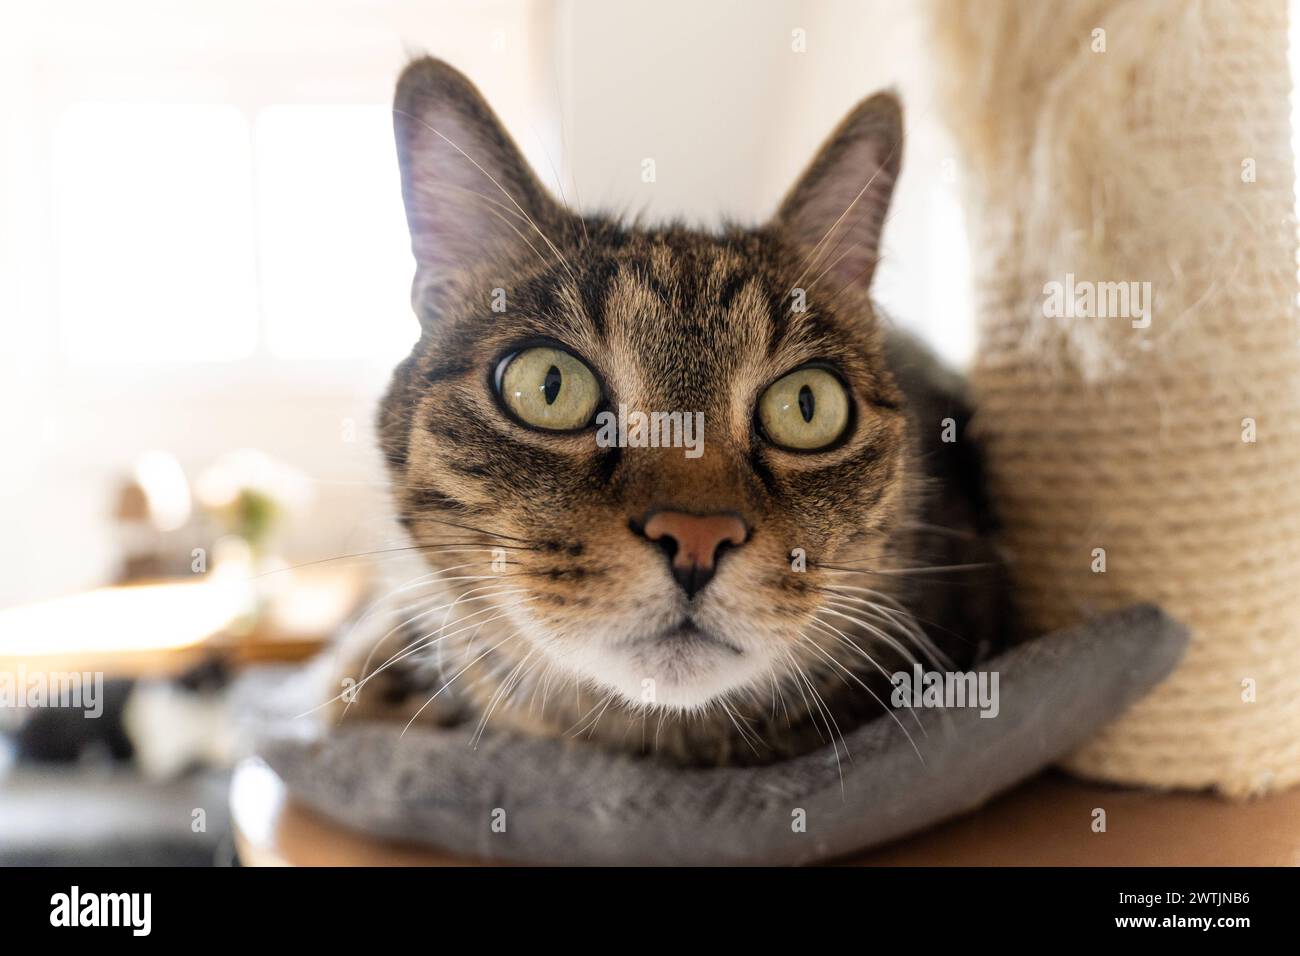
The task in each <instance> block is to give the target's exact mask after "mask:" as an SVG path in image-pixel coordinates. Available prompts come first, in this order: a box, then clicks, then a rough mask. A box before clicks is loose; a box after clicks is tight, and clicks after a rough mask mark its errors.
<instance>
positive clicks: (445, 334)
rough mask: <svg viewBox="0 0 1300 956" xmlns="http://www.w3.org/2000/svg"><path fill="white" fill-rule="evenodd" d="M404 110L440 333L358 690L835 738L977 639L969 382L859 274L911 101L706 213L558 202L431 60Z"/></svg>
mask: <svg viewBox="0 0 1300 956" xmlns="http://www.w3.org/2000/svg"><path fill="white" fill-rule="evenodd" d="M394 117H395V127H396V136H397V147H398V157H399V161H400V166H401V173H402V193H403V197H404V200H405V204H406V212H407V218H408V222H409V225H410V232H411V239H412V244H413V249H414V253H415V258H416V262H417V271H416V277H415V283H414V290H413V303H414V308H415V311H416V313H417V315H418V317H419V320H420V326H421V336H420V339H419V342H418V343H417V344H416V346H415V347H414V349H413V351H412V352H411V354H410V355H409V356H408V357H407V358H406V359H405V360H404V361H403V362H402V363H401V364H400V365H399V366H398V368H397V370H396V372H395V373H394V375H393V378H392V383H391V385H390V387H389V389H388V392H387V395H386V397H385V398H384V399H383V402H382V405H381V408H380V411H379V420H378V430H379V435H380V440H381V444H382V448H383V452H384V454H385V456H386V460H387V464H388V468H389V471H390V474H391V479H392V492H393V496H394V499H395V503H396V506H397V511H398V514H399V517H400V520H401V522H402V524H403V525H404V526H405V529H406V531H407V533H408V534H409V536H410V540H411V543H412V545H413V546H414V548H415V549H416V551H417V552H418V554H419V555H420V557H421V558H422V561H423V566H422V571H423V573H422V574H421V575H420V576H418V577H416V578H415V579H413V580H412V581H411V582H409V583H408V584H407V585H406V587H404V588H401V589H398V590H397V591H395V592H394V593H395V596H396V597H397V598H400V599H402V600H401V601H400V602H399V603H400V605H401V606H400V607H399V608H398V609H396V610H395V613H396V614H397V615H399V616H397V617H394V618H392V620H391V621H390V622H389V629H388V631H387V633H386V634H383V635H382V636H379V637H376V636H375V635H367V636H365V638H364V639H363V640H359V639H354V646H353V647H352V648H350V649H349V653H348V654H347V655H345V656H344V657H343V658H342V659H343V660H344V661H345V662H346V664H345V666H344V667H343V668H342V675H340V680H344V682H345V683H353V682H355V686H354V687H353V688H352V690H351V692H350V693H347V694H345V695H343V696H344V699H345V700H344V703H343V705H342V706H340V707H339V708H338V712H339V713H340V714H341V715H343V716H345V717H346V718H347V719H352V718H354V717H376V716H388V717H399V718H400V719H403V720H408V721H409V720H412V719H419V720H433V721H436V722H444V723H445V722H454V721H477V722H478V723H479V725H480V727H482V726H484V725H487V724H488V723H489V721H490V727H491V729H492V731H493V732H496V731H497V730H499V729H501V728H506V729H509V730H512V731H515V732H528V733H541V734H557V735H559V734H569V735H572V736H574V737H578V738H582V739H584V740H590V741H592V742H593V745H604V746H608V747H613V748H624V749H630V750H632V751H635V752H641V753H645V754H648V755H655V756H657V757H658V758H660V759H670V760H674V761H678V762H683V763H688V764H718V763H746V762H757V761H768V760H772V759H775V758H779V757H782V756H787V755H790V754H796V753H800V752H804V751H807V750H809V749H811V748H814V747H818V746H824V745H827V744H833V745H835V746H838V745H839V744H838V741H839V739H840V737H841V735H842V734H843V733H845V732H846V731H847V730H848V729H850V728H851V727H852V726H854V725H855V724H858V723H860V722H862V721H863V720H866V719H869V718H872V717H875V716H879V715H881V713H882V708H887V707H888V705H889V701H888V696H887V695H888V694H889V691H890V684H889V681H888V680H887V679H886V675H888V674H890V673H893V672H894V671H896V670H898V669H900V668H910V667H911V662H912V661H913V660H914V659H915V660H920V661H922V662H923V663H925V664H927V666H943V667H958V668H964V667H966V666H969V665H970V664H971V663H972V662H973V661H974V660H976V659H977V657H978V656H979V655H981V654H983V653H985V652H987V650H988V649H989V647H990V646H991V641H992V638H993V622H994V621H997V620H999V615H1000V614H1001V611H1002V601H1001V595H1002V593H1003V591H1002V586H1001V574H1000V572H999V571H998V570H997V568H996V567H995V566H994V565H995V562H994V561H993V558H992V555H991V550H990V547H989V543H988V542H989V531H990V529H989V527H988V526H987V520H986V518H985V515H986V514H987V509H986V508H985V507H984V505H983V502H982V501H981V498H980V491H979V474H978V471H979V470H978V462H977V460H976V456H975V454H974V451H973V448H972V446H971V444H970V442H969V441H968V440H967V439H966V438H965V436H964V429H965V425H966V422H967V413H966V411H965V407H964V405H963V403H962V398H961V386H960V381H959V380H958V379H957V378H955V377H954V376H952V375H950V374H949V373H946V372H945V371H943V370H942V369H941V368H940V367H939V366H938V364H937V363H936V362H935V360H934V359H933V358H932V357H931V356H930V355H929V354H928V353H926V352H925V351H924V350H923V349H921V348H920V347H919V346H917V345H916V344H915V343H913V342H911V341H909V340H908V339H906V338H905V337H903V336H901V335H899V334H898V333H896V332H892V331H889V330H887V328H886V324H885V322H884V321H882V319H881V317H880V316H879V314H878V312H877V310H876V309H875V308H874V307H873V305H872V303H871V302H870V301H869V299H868V295H867V292H868V287H869V285H870V282H871V278H872V272H873V268H874V266H875V264H876V261H877V259H878V255H879V243H878V237H879V234H880V230H881V227H882V225H883V223H884V220H885V215H886V210H887V209H888V206H889V200H890V195H891V192H892V190H893V185H894V182H895V180H896V178H897V176H898V173H899V165H900V160H901V146H902V135H903V134H902V112H901V107H900V105H899V102H898V100H897V99H896V98H895V97H894V96H893V95H890V94H877V95H875V96H872V97H870V98H869V99H867V100H865V101H864V102H862V103H861V104H860V105H859V106H858V107H857V108H855V109H854V110H853V111H852V112H851V113H850V114H849V115H848V116H847V117H846V118H845V119H844V121H843V122H842V123H841V124H840V125H839V127H838V128H837V129H836V130H835V131H834V132H833V133H832V134H831V136H830V137H829V139H828V140H827V141H826V143H825V144H824V145H823V146H822V148H821V150H820V152H819V153H818V154H817V155H816V158H815V159H814V160H813V162H812V164H811V165H810V166H809V167H808V168H807V170H806V171H805V172H804V174H803V176H802V177H801V178H800V179H799V181H798V182H797V183H796V185H795V186H794V188H793V189H792V190H791V191H790V193H789V194H788V195H787V197H786V198H785V200H784V201H783V202H782V203H781V205H780V208H779V209H778V211H777V212H776V214H775V216H774V217H773V218H772V220H771V221H770V222H769V223H767V224H766V225H764V226H761V227H760V228H756V229H748V228H739V227H728V228H725V229H723V230H721V231H719V232H716V233H712V232H703V231H698V230H694V229H688V228H685V227H684V226H681V225H677V224H673V225H666V226H661V227H656V228H643V227H640V226H633V225H629V224H626V223H623V222H620V221H618V220H616V219H614V218H610V217H605V216H596V215H578V214H576V213H574V212H572V211H570V210H568V209H566V208H565V207H564V206H563V205H562V204H560V203H557V202H556V201H555V200H554V199H553V198H552V197H551V196H550V195H548V193H547V191H546V190H545V189H544V188H543V186H542V185H541V183H540V182H539V181H538V179H537V178H536V177H535V175H534V174H533V172H532V171H531V170H530V169H529V167H528V165H527V164H526V162H525V161H524V159H523V157H522V156H521V154H520V152H519V150H518V148H517V147H516V146H515V144H514V143H513V142H512V140H511V138H510V137H509V135H508V134H507V133H506V131H505V130H504V129H503V127H502V125H501V124H500V123H499V122H498V120H497V118H496V117H495V116H494V114H493V113H492V110H491V109H490V108H489V107H488V105H487V103H486V102H485V101H484V100H483V98H482V97H481V95H480V94H479V93H478V91H477V90H476V89H475V88H474V86H473V85H472V84H471V83H470V82H469V81H468V80H467V79H466V78H465V77H464V76H462V75H461V74H460V73H458V72H456V71H455V70H454V69H452V68H451V67H449V66H448V65H447V64H445V63H442V62H440V61H437V60H434V59H422V60H418V61H416V62H414V63H412V64H411V65H410V66H409V67H408V68H407V69H406V71H405V72H404V74H403V75H402V77H401V79H400V81H399V83H398V87H397V93H396V102H395V107H394ZM642 416H643V417H642ZM647 421H648V422H651V423H652V424H655V423H657V425H658V426H660V427H658V428H657V429H656V428H647V426H646V422H647ZM694 422H699V423H701V425H702V432H701V434H700V435H698V436H695V437H696V438H697V439H700V440H698V441H697V443H696V444H697V447H695V448H694V449H693V450H692V448H691V447H683V441H684V437H683V433H684V431H685V430H686V429H689V428H690V426H691V424H692V423H694ZM685 437H686V438H689V437H690V436H685ZM660 439H662V440H660ZM346 678H351V679H352V680H351V681H348V680H346ZM417 715H418V718H417ZM895 716H897V715H895Z"/></svg>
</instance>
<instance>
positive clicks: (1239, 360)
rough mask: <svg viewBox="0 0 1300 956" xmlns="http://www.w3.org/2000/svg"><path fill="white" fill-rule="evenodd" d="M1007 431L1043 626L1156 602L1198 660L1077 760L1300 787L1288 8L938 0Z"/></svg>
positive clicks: (998, 448) (1152, 775) (993, 452)
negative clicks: (1188, 637) (1182, 629)
mask: <svg viewBox="0 0 1300 956" xmlns="http://www.w3.org/2000/svg"><path fill="white" fill-rule="evenodd" d="M934 31H935V37H936V41H937V47H938V49H937V56H938V61H939V64H940V70H941V74H942V75H941V97H940V100H941V102H942V103H943V106H944V109H945V111H946V113H947V116H948V119H949V121H950V125H951V127H952V130H953V132H954V136H955V140H956V143H957V147H958V150H959V159H958V162H959V165H960V167H961V168H962V170H963V179H964V183H965V186H966V192H967V200H968V214H967V220H968V223H969V226H970V234H971V245H972V254H973V262H972V266H973V274H974V278H975V286H976V309H977V314H978V321H979V346H978V351H977V356H976V359H975V363H974V366H973V369H972V392H973V395H974V398H975V404H976V419H975V426H974V427H975V434H976V435H977V436H978V437H979V439H980V440H981V441H982V443H983V444H984V446H985V449H986V454H987V457H988V461H989V466H990V473H991V481H992V484H993V493H994V499H995V501H996V503H997V505H998V507H999V509H1000V512H1001V516H1002V518H1003V521H1004V523H1005V526H1006V544H1007V548H1008V553H1009V555H1010V557H1011V560H1012V561H1013V562H1014V566H1013V576H1014V580H1015V584H1016V593H1017V600H1018V604H1019V608H1020V612H1021V615H1022V619H1023V621H1024V622H1025V624H1026V626H1027V627H1028V628H1029V629H1032V631H1034V632H1044V631H1048V630H1051V629H1054V628H1058V627H1062V626H1065V625H1068V624H1070V623H1072V622H1074V621H1077V620H1078V619H1080V618H1081V617H1084V616H1087V615H1089V614H1091V613H1094V612H1096V611H1098V610H1101V609H1106V608H1113V607H1116V606H1119V605H1122V604H1127V603H1130V602H1132V601H1134V600H1152V601H1156V602H1159V603H1160V604H1162V605H1163V606H1164V607H1165V609H1166V610H1168V611H1169V612H1170V613H1172V614H1173V615H1174V616H1175V617H1177V618H1179V619H1181V620H1182V621H1184V622H1185V623H1186V624H1188V625H1189V626H1190V627H1191V628H1192V630H1193V639H1192V644H1191V647H1190V648H1189V651H1188V654H1187V657H1186V658H1185V661H1184V663H1183V664H1182V665H1181V667H1180V668H1179V669H1178V670H1177V671H1175V673H1174V674H1173V676H1172V677H1171V678H1170V679H1169V680H1168V681H1167V682H1165V683H1164V684H1163V685H1162V686H1160V687H1159V688H1157V689H1156V690H1155V691H1154V692H1153V693H1152V694H1151V695H1150V696H1148V697H1147V698H1145V699H1144V700H1142V701H1141V702H1140V703H1139V704H1137V705H1136V706H1135V707H1133V708H1132V710H1131V711H1129V713H1128V714H1127V715H1126V716H1125V717H1123V718H1122V719H1120V720H1119V721H1118V722H1116V723H1114V724H1112V725H1111V726H1110V727H1109V728H1107V729H1106V730H1105V731H1103V732H1102V733H1101V734H1100V735H1099V736H1097V737H1096V738H1095V739H1093V740H1092V741H1091V742H1090V743H1088V744H1086V745H1085V746H1084V747H1083V748H1082V749H1081V750H1079V751H1078V752H1076V753H1075V754H1074V755H1073V756H1072V757H1071V758H1069V760H1068V761H1067V764H1066V765H1067V767H1068V768H1069V769H1071V770H1073V771H1074V772H1077V773H1079V774H1082V775H1085V776H1089V777H1096V778H1101V779H1104V780H1110V781H1115V782H1122V783H1134V784H1146V785H1152V786H1160V787H1185V788H1204V787H1212V788H1215V789H1217V790H1219V791H1221V792H1223V793H1226V794H1231V795H1244V794H1249V793H1257V792H1262V791H1266V790H1270V789H1276V788H1280V787H1284V786H1287V785H1290V784H1294V783H1296V782H1297V781H1300V328H1298V327H1297V326H1298V324H1297V293H1298V291H1300V290H1298V288H1297V277H1296V266H1297V257H1296V253H1297V232H1296V222H1295V212H1294V210H1295V203H1296V197H1295V192H1294V179H1295V175H1294V173H1295V165H1294V157H1293V155H1292V150H1291V147H1290V136H1291V129H1290V122H1289V115H1288V114H1289V109H1290V106H1289V102H1288V97H1289V94H1290V89H1291V83H1290V75H1289V70H1288V63H1287V14H1286V3H1285V0H1257V2H1252V3H1249V4H1242V3H1234V2H1232V0H1203V2H1189V3H1182V2H1169V0H1082V2H1069V3H1026V2H1023V0H935V6H934Z"/></svg>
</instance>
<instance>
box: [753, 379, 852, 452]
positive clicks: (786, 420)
mask: <svg viewBox="0 0 1300 956" xmlns="http://www.w3.org/2000/svg"><path fill="white" fill-rule="evenodd" d="M758 421H759V424H761V425H762V426H763V432H764V434H765V435H766V436H767V438H768V440H769V441H771V442H772V443H773V444H774V445H778V446H780V447H781V448H786V449H789V450H791V451H817V450H819V449H822V448H826V447H827V446H829V445H831V444H833V443H834V442H835V441H836V439H838V438H839V437H840V436H841V435H843V434H844V429H845V428H847V427H848V424H849V394H848V391H847V390H846V389H845V388H844V384H843V383H842V382H841V381H840V380H839V379H838V378H836V377H835V376H834V375H832V374H831V373H830V372H828V371H826V369H824V368H818V367H816V366H809V367H807V368H801V369H796V370H795V371H793V372H791V373H790V374H789V375H785V376H783V377H782V378H779V379H777V380H776V381H775V382H773V383H772V384H771V385H769V386H768V387H767V391H765V392H764V393H763V394H762V396H761V397H760V398H759V400H758Z"/></svg>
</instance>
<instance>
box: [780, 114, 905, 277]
mask: <svg viewBox="0 0 1300 956" xmlns="http://www.w3.org/2000/svg"><path fill="white" fill-rule="evenodd" d="M902 159H903V107H902V104H901V103H899V101H898V97H896V96H895V95H894V94H892V93H877V94H875V95H874V96H871V97H869V98H867V99H865V100H863V101H862V102H861V103H859V104H858V105H857V106H856V107H855V108H854V109H853V111H852V112H851V113H849V115H848V116H846V117H845V118H844V120H843V122H841V123H840V125H839V126H837V127H836V128H835V131H834V132H833V133H831V135H830V136H829V137H828V138H827V139H826V142H825V143H823V144H822V147H821V149H820V150H819V151H818V152H817V155H816V156H815V157H814V159H813V161H812V162H811V163H810V164H809V165H808V168H807V169H805V170H804V172H803V175H802V176H801V177H800V178H799V180H798V182H796V183H795V185H794V188H793V189H791V190H790V192H789V193H787V194H786V197H785V199H784V200H782V202H781V206H780V208H779V209H778V210H777V214H776V218H775V221H774V225H776V226H777V227H778V228H779V229H782V230H783V231H784V232H785V233H786V234H787V235H788V236H789V237H790V238H791V239H793V240H794V242H795V243H796V244H797V245H800V246H802V247H804V248H805V249H806V250H807V251H808V253H809V254H810V259H809V262H810V263H811V265H810V267H809V269H808V271H809V273H810V275H812V276H817V275H820V274H822V273H823V272H825V274H826V275H827V276H828V277H834V281H835V282H836V283H837V284H838V285H839V286H840V287H844V286H855V287H857V288H860V289H866V288H867V287H868V286H869V285H870V284H871V277H872V274H873V273H874V272H875V267H876V261H877V260H878V259H879V258H880V230H881V228H882V226H883V225H884V222H885V214H886V213H887V212H888V210H889V199H890V196H892V195H893V192H894V182H895V180H897V179H898V170H899V168H900V166H901V164H902ZM814 249H816V250H817V251H816V252H815V253H813V252H812V250H814Z"/></svg>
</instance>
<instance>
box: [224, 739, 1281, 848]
mask: <svg viewBox="0 0 1300 956" xmlns="http://www.w3.org/2000/svg"><path fill="white" fill-rule="evenodd" d="M1096 808H1102V809H1104V810H1105V811H1106V832H1104V833H1097V832H1094V831H1093V828H1092V827H1093V818H1094V814H1093V811H1094V809H1096ZM231 818H232V821H233V825H234V829H235V842H236V848H237V850H238V852H239V857H240V860H241V861H242V862H243V863H244V864H245V865H249V866H467V865H469V866H472V865H477V864H476V861H474V860H466V859H460V858H456V857H452V856H449V855H447V854H444V853H439V852H437V851H434V850H429V849H424V848H421V847H415V846H407V845H401V844H396V843H392V842H389V841H384V840H376V839H371V838H369V837H366V836H362V835H360V834H357V833H354V832H352V831H349V830H346V829H344V828H343V827H340V826H339V825H337V824H335V823H332V822H330V821H329V820H326V819H325V818H323V817H321V816H320V815H319V814H316V813H314V812H312V811H311V810H308V809H306V808H304V807H302V806H299V805H298V804H296V803H295V802H294V801H293V800H292V799H291V798H290V797H288V795H287V794H286V793H285V788H284V785H283V784H282V783H281V782H280V780H279V778H277V777H276V776H275V774H274V773H273V772H272V771H271V770H270V769H269V768H267V767H266V765H265V764H262V763H261V762H260V761H248V762H245V763H244V764H243V765H241V766H240V767H239V768H238V769H237V770H236V772H235V776H234V780H233V783H232V786H231ZM839 862H841V863H844V864H848V865H852V866H1296V865H1300V790H1292V791H1290V792H1287V793H1282V794H1274V795H1271V796H1268V797H1261V798H1257V799H1254V800H1250V801H1245V802H1229V801H1226V800H1223V799H1220V798H1218V797H1214V796H1210V795H1208V794H1161V793H1154V792H1151V791H1146V790H1127V789H1120V788H1112V787H1104V786H1096V785H1092V784H1085V783H1081V782H1079V781H1076V780H1074V779H1072V778H1069V777H1066V776H1064V775H1061V774H1056V773H1049V774H1045V775H1044V776H1041V777H1038V778H1036V779H1034V780H1031V781H1030V782H1028V783H1026V784H1024V785H1023V786H1021V787H1019V788H1017V789H1016V790H1014V791H1012V792H1010V793H1008V794H1006V795H1005V796H1003V797H1001V798H999V799H997V800H995V801H993V802H992V803H990V804H989V805H987V806H986V807H984V808H983V809H981V810H978V811H976V812H974V813H971V814H967V815H966V816H964V817H961V818H959V819H956V820H953V821H951V822H949V823H946V824H944V825H942V826H939V827H937V828H935V829H933V830H930V831H928V832H926V833H923V834H920V835H918V836H915V837H912V838H910V839H907V840H903V841H900V842H897V843H894V844H890V845H888V846H885V847H881V848H879V849H876V850H872V851H870V852H868V853H864V854H861V855H858V856H855V857H852V858H850V859H846V860H842V861H839Z"/></svg>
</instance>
